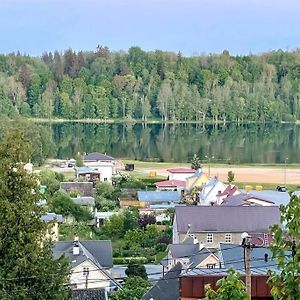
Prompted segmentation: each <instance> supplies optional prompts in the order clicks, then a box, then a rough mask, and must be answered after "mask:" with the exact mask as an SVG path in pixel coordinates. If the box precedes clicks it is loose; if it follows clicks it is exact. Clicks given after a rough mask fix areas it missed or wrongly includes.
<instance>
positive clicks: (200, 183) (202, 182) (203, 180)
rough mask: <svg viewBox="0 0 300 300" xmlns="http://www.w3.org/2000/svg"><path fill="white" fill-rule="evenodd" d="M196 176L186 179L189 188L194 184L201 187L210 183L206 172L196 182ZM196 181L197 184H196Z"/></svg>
mask: <svg viewBox="0 0 300 300" xmlns="http://www.w3.org/2000/svg"><path fill="white" fill-rule="evenodd" d="M195 180H196V178H195V177H192V178H188V179H187V180H186V187H187V189H188V188H190V187H191V186H192V185H194V187H201V186H203V185H205V184H207V183H208V181H209V178H208V177H207V176H206V175H205V174H202V175H201V176H200V177H199V178H198V179H197V180H196V182H195ZM194 182H195V184H194Z"/></svg>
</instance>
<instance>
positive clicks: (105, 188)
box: [95, 181, 120, 211]
mask: <svg viewBox="0 0 300 300" xmlns="http://www.w3.org/2000/svg"><path fill="white" fill-rule="evenodd" d="M119 195H120V189H119V188H118V187H115V186H112V185H111V184H110V183H108V182H101V181H99V182H97V184H96V187H95V200H96V207H97V209H99V210H101V211H111V210H114V209H115V208H117V207H118V206H119V202H118V197H119Z"/></svg>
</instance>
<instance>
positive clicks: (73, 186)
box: [60, 181, 94, 197]
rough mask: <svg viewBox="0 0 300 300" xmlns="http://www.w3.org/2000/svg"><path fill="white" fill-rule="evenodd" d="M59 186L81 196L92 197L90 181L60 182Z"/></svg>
mask: <svg viewBox="0 0 300 300" xmlns="http://www.w3.org/2000/svg"><path fill="white" fill-rule="evenodd" d="M60 188H61V189H62V190H64V191H65V192H67V193H74V194H76V196H77V195H80V196H83V197H93V195H94V192H93V183H92V182H81V181H80V182H79V181H78V182H61V183H60Z"/></svg>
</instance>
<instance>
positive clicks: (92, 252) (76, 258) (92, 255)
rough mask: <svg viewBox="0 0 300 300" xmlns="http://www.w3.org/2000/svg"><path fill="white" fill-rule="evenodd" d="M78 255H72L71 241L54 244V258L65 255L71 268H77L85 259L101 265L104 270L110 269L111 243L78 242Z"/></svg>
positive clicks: (103, 241) (99, 241) (98, 241)
mask: <svg viewBox="0 0 300 300" xmlns="http://www.w3.org/2000/svg"><path fill="white" fill-rule="evenodd" d="M78 244H79V248H80V252H79V255H73V241H59V242H56V243H55V247H54V250H53V254H54V257H55V258H59V257H60V256H62V255H65V256H66V257H68V258H69V259H70V261H71V262H72V265H73V267H75V266H77V265H78V264H80V263H81V262H83V261H85V260H86V259H90V260H91V261H93V262H96V263H97V264H99V265H101V266H102V267H104V268H111V267H112V266H113V262H112V247H111V241H105V240H97V241H95V240H94V241H93V240H91V241H79V242H78Z"/></svg>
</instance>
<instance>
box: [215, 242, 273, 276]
mask: <svg viewBox="0 0 300 300" xmlns="http://www.w3.org/2000/svg"><path fill="white" fill-rule="evenodd" d="M220 253H221V255H220V258H221V264H222V267H223V268H225V269H229V268H234V269H236V270H239V271H244V248H243V247H242V246H241V245H237V244H224V243H221V244H220ZM265 254H267V255H268V261H267V262H266V261H265ZM276 265H277V262H276V260H275V259H273V258H272V252H271V251H270V249H269V248H266V247H254V248H252V249H251V268H259V269H261V270H264V271H265V272H267V271H268V270H273V269H276Z"/></svg>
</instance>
